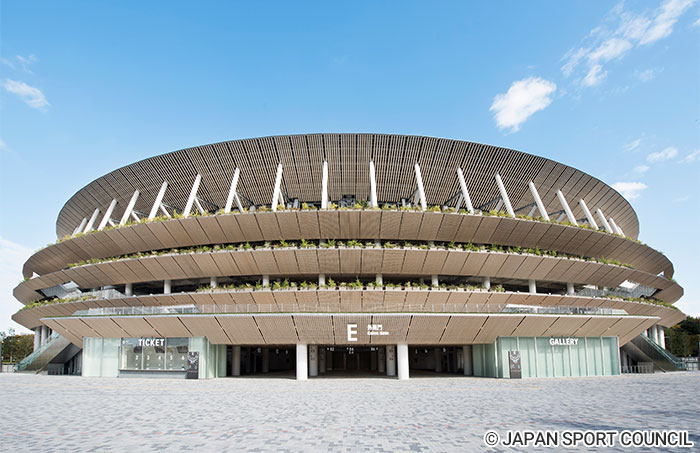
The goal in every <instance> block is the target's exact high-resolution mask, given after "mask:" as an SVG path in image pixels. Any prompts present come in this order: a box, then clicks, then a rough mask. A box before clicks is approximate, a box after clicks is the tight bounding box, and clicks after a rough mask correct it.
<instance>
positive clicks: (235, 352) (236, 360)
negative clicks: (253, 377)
mask: <svg viewBox="0 0 700 453" xmlns="http://www.w3.org/2000/svg"><path fill="white" fill-rule="evenodd" d="M240 375H241V347H240V346H234V347H233V348H232V351H231V376H240Z"/></svg>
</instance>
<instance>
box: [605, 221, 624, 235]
mask: <svg viewBox="0 0 700 453" xmlns="http://www.w3.org/2000/svg"><path fill="white" fill-rule="evenodd" d="M608 220H609V221H610V226H611V227H612V230H613V232H614V233H615V234H619V235H620V236H624V233H623V232H622V230H621V229H620V227H619V226H617V224H616V223H615V220H614V219H613V218H612V217H608Z"/></svg>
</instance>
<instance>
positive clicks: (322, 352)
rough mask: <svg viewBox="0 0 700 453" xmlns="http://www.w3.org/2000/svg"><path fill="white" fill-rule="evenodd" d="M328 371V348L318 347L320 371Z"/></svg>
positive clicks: (321, 372) (320, 372)
mask: <svg viewBox="0 0 700 453" xmlns="http://www.w3.org/2000/svg"><path fill="white" fill-rule="evenodd" d="M325 372H326V348H322V347H319V348H318V373H319V374H323V373H325Z"/></svg>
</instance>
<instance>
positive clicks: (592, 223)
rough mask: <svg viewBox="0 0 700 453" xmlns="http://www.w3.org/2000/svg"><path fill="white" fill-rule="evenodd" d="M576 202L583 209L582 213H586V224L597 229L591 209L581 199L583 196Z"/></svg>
mask: <svg viewBox="0 0 700 453" xmlns="http://www.w3.org/2000/svg"><path fill="white" fill-rule="evenodd" d="M578 204H579V205H580V206H581V209H583V213H584V214H586V220H588V224H589V225H590V226H592V227H593V228H595V229H596V230H597V229H598V224H597V223H596V222H595V219H594V218H593V214H591V211H590V210H589V209H588V206H586V202H585V201H583V198H581V199H580V200H579V201H578Z"/></svg>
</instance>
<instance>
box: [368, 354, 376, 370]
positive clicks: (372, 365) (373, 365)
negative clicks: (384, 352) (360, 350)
mask: <svg viewBox="0 0 700 453" xmlns="http://www.w3.org/2000/svg"><path fill="white" fill-rule="evenodd" d="M369 369H370V370H371V371H377V351H370V353H369Z"/></svg>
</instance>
